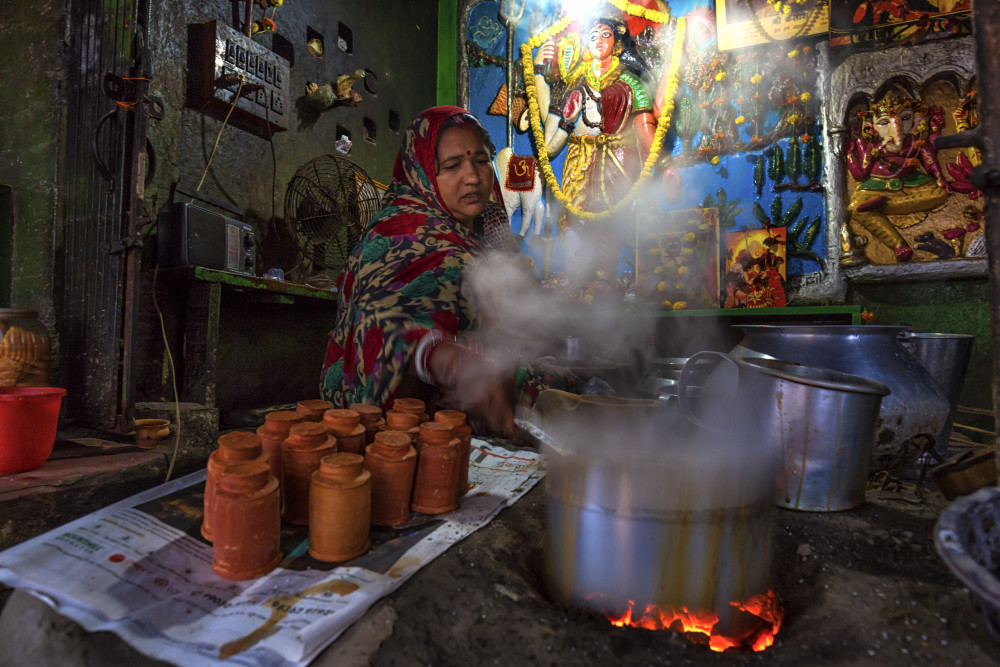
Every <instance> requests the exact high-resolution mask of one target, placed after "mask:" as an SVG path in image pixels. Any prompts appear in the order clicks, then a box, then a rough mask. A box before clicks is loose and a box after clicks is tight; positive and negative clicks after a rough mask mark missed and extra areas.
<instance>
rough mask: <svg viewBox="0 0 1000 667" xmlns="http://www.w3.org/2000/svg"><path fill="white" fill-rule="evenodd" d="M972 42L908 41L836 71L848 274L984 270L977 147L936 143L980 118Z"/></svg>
mask: <svg viewBox="0 0 1000 667" xmlns="http://www.w3.org/2000/svg"><path fill="white" fill-rule="evenodd" d="M971 49H972V42H971V40H966V39H959V40H949V41H948V42H943V43H941V44H926V45H918V46H915V47H908V48H902V47H901V48H896V49H890V50H886V51H882V52H878V53H869V54H858V55H856V56H851V57H849V58H847V59H846V60H845V61H844V62H843V63H841V65H840V66H839V67H837V69H836V70H835V71H834V73H833V76H832V77H831V82H830V99H829V103H828V106H827V112H828V116H827V118H828V119H829V121H832V122H830V125H829V127H830V130H829V136H830V145H831V148H832V150H831V156H830V159H831V160H832V161H835V163H834V164H831V165H829V166H831V167H832V169H831V170H830V171H829V172H828V173H829V174H832V173H834V172H836V173H837V176H836V177H834V178H832V179H831V182H830V183H829V184H828V185H829V186H830V187H829V188H828V201H827V212H828V216H829V219H828V225H829V227H828V230H829V232H831V234H830V237H831V239H833V240H839V243H840V248H839V253H838V254H839V256H840V258H839V265H840V269H841V270H842V271H843V272H844V275H845V277H847V278H848V279H849V280H851V279H854V280H862V281H865V280H871V281H880V280H896V279H900V278H905V277H907V276H926V277H929V276H931V275H935V274H936V275H938V276H940V277H942V278H945V277H953V276H954V277H957V276H962V275H968V276H972V275H981V274H983V272H984V271H985V260H984V257H985V243H984V236H983V227H982V222H981V218H982V207H983V200H982V199H981V197H980V193H979V191H978V190H977V189H976V188H975V187H974V186H973V185H972V184H971V182H970V181H969V171H970V170H971V169H972V167H974V166H975V165H976V164H978V160H979V156H978V154H977V153H975V151H972V150H971V149H946V150H936V149H935V147H934V139H935V138H936V137H938V136H941V135H946V134H952V133H954V132H960V131H963V130H966V129H970V128H971V127H974V126H975V125H976V124H977V122H978V120H977V114H976V106H975V104H976V88H975V86H976V82H975V79H974V71H973V62H974V61H973V57H972V50H971ZM886 74H890V75H891V76H889V77H886ZM834 250H837V249H834Z"/></svg>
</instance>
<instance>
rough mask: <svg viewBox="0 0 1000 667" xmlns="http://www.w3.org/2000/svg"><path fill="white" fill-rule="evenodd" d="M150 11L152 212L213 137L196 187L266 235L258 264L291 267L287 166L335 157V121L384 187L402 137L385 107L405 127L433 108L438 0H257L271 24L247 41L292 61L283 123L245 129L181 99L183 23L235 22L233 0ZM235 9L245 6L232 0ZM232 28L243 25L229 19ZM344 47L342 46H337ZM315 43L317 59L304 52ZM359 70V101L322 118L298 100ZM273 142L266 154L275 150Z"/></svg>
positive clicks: (193, 182) (186, 177) (198, 167)
mask: <svg viewBox="0 0 1000 667" xmlns="http://www.w3.org/2000/svg"><path fill="white" fill-rule="evenodd" d="M156 4H157V8H156V9H155V10H154V16H153V30H152V32H153V34H154V35H155V36H154V37H153V43H152V46H153V76H154V79H153V82H152V83H151V86H150V88H151V90H152V91H154V92H156V93H158V94H160V95H161V96H162V97H163V99H164V102H165V105H166V109H167V112H166V116H165V117H164V118H163V120H160V121H156V122H153V123H152V124H151V126H150V140H151V143H152V145H153V147H154V149H155V151H156V154H157V155H156V157H157V162H158V169H157V174H156V177H155V179H154V182H153V184H152V186H151V188H150V189H149V191H148V192H147V198H146V204H147V209H148V211H149V212H150V213H153V212H155V211H156V209H157V208H158V207H159V206H161V205H162V203H163V202H164V201H165V197H166V195H167V188H168V186H169V183H170V182H171V181H180V182H182V183H183V184H185V185H187V186H188V188H193V187H196V186H197V184H198V182H199V180H200V179H201V177H202V174H203V172H204V171H205V166H206V164H207V162H208V159H209V157H210V155H211V153H212V150H213V144H214V143H215V141H216V137H217V136H218V137H219V139H218V146H217V148H216V149H215V156H214V158H212V163H211V167H210V168H209V170H208V173H207V174H206V176H205V180H204V185H203V186H202V190H201V191H202V192H203V193H206V194H208V195H209V196H211V197H214V198H216V199H218V200H221V201H222V202H224V203H226V204H228V205H230V206H233V207H235V208H238V209H243V210H245V211H246V215H247V220H248V221H249V222H251V224H253V225H254V226H255V227H256V228H257V231H258V235H259V237H260V239H261V242H262V247H261V252H262V254H263V258H262V264H261V265H262V266H264V267H265V268H267V267H279V268H283V269H285V270H289V269H291V268H292V266H293V264H294V262H295V260H296V258H295V250H294V247H293V246H292V244H291V243H290V242H289V239H288V238H287V234H286V233H285V226H284V213H283V210H282V203H283V199H284V194H285V186H286V185H287V183H288V181H289V179H290V178H291V177H292V175H293V174H294V173H295V170H296V169H297V168H298V167H299V166H301V165H302V164H304V163H306V162H308V161H309V160H311V159H313V158H315V157H318V156H320V155H323V154H327V153H335V152H336V148H335V141H336V139H337V134H338V127H340V128H344V129H346V130H347V131H348V132H349V133H350V136H351V140H352V143H353V148H352V149H351V152H350V154H349V155H348V157H350V158H351V159H352V160H354V161H355V162H357V163H358V164H360V165H361V166H362V167H363V168H364V169H365V170H366V171H367V172H368V173H369V175H370V176H371V177H372V178H374V179H375V180H377V181H381V182H382V183H388V181H389V179H390V176H391V170H392V162H393V159H394V158H395V155H396V152H397V150H398V148H399V141H400V136H401V135H400V133H399V129H398V128H396V131H393V130H392V129H390V112H391V113H392V114H394V115H395V116H398V118H399V119H401V120H400V124H401V125H402V127H403V128H405V125H406V123H408V122H409V120H410V119H411V118H412V117H413V116H414V114H415V113H416V112H418V111H420V110H421V109H423V108H425V107H428V106H431V105H432V104H434V100H435V94H436V76H437V62H436V46H437V36H436V35H437V2H436V0H421V1H419V2H410V1H407V0H391V1H389V2H380V3H377V4H372V3H369V2H364V1H363V0H342V1H337V2H325V1H322V0H297V1H295V2H286V3H284V4H283V5H282V6H281V7H280V8H279V9H278V10H277V12H275V13H273V14H272V11H271V10H267V12H266V14H265V11H264V10H263V9H262V8H261V7H260V6H258V5H257V4H256V3H255V4H254V5H253V6H254V18H255V19H258V20H259V19H261V18H264V17H265V15H266V17H271V16H272V15H273V17H274V18H273V20H274V21H275V23H276V26H277V29H276V30H275V31H273V32H265V33H262V34H259V35H257V36H255V37H254V41H256V42H258V43H259V44H262V45H264V46H266V47H268V48H270V49H272V50H274V51H275V52H277V53H279V54H280V55H283V56H285V57H286V58H287V59H288V60H289V61H290V62H291V68H290V71H291V80H290V85H289V91H290V97H291V99H290V100H289V101H288V103H287V104H286V109H285V110H286V116H288V115H290V118H288V119H287V120H288V123H287V124H288V130H287V131H284V132H275V133H274V134H273V135H272V141H270V142H269V141H268V138H267V135H266V133H253V132H249V131H245V130H243V129H239V128H237V127H235V126H233V125H228V126H227V127H226V128H225V129H224V130H223V132H222V134H221V136H219V128H220V126H221V125H222V123H221V122H220V120H219V119H218V118H216V117H214V116H210V115H207V114H205V113H201V112H200V111H198V110H196V109H193V108H191V107H190V106H188V105H186V104H185V99H186V78H187V71H188V68H189V67H190V65H191V64H190V63H188V62H187V60H188V53H187V52H188V26H189V25H191V24H196V23H202V22H205V21H210V20H217V21H220V22H223V23H226V24H229V25H232V24H233V3H230V2H224V1H222V0H216V1H214V2H159V3H156ZM240 4H241V5H242V3H240ZM234 27H237V28H238V27H239V26H234ZM345 37H346V39H345V40H344V41H345V42H349V44H348V48H349V49H350V53H348V52H345V51H344V50H342V49H341V48H339V47H338V38H341V39H344V38H345ZM310 39H319V40H320V41H321V42H322V44H323V55H322V56H316V55H313V54H311V53H310V52H309V51H308V50H307V47H306V45H307V42H308V40H310ZM357 69H363V70H370V71H371V72H372V73H373V74H374V76H375V77H376V79H377V88H376V91H377V93H376V94H372V93H370V92H368V90H366V89H365V85H364V82H363V81H358V82H356V83H355V84H354V85H353V90H355V91H356V92H358V93H359V94H360V95H361V97H362V100H361V101H360V102H358V103H357V104H356V105H355V106H346V105H345V106H339V107H337V108H334V109H331V110H328V111H324V112H321V113H317V112H313V111H310V110H307V109H305V108H304V107H303V104H302V100H301V98H302V97H303V96H304V95H305V87H306V84H307V82H315V83H317V84H320V85H325V84H335V83H336V80H337V77H338V76H340V75H343V74H350V73H352V72H354V71H355V70H357ZM366 119H368V121H369V125H372V124H373V125H374V128H375V141H374V142H370V141H368V140H366V139H365V138H364V137H365V129H364V123H365V122H366ZM272 142H273V150H272Z"/></svg>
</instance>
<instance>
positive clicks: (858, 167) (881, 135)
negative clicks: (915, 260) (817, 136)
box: [845, 91, 952, 262]
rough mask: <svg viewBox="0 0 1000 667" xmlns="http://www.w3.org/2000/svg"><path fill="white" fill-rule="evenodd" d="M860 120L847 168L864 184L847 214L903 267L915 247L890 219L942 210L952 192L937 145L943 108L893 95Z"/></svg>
mask: <svg viewBox="0 0 1000 667" xmlns="http://www.w3.org/2000/svg"><path fill="white" fill-rule="evenodd" d="M860 116H861V123H860V132H859V131H858V127H857V125H855V126H854V127H853V128H852V135H851V137H850V140H849V141H850V143H849V145H848V147H847V150H846V151H845V153H846V155H847V169H848V171H849V172H850V174H851V176H853V177H854V179H855V180H857V181H860V185H859V186H858V189H857V191H855V193H854V196H853V197H851V201H850V204H849V205H848V208H847V210H848V213H849V214H850V216H851V219H853V220H854V221H855V222H857V223H858V224H860V225H861V226H862V227H863V228H865V229H866V230H868V231H869V232H871V234H872V236H874V237H875V239H877V240H878V241H879V242H880V243H882V244H883V245H885V246H886V247H887V248H889V249H890V250H892V251H893V253H894V254H895V256H896V261H899V262H905V261H908V260H909V259H910V258H911V257H913V248H911V247H910V244H909V243H908V242H907V241H906V240H905V239H904V238H903V236H902V234H900V233H899V229H901V228H904V227H907V226H909V225H908V224H905V222H902V221H899V220H893V219H892V218H890V216H900V215H907V214H911V213H921V212H926V211H930V210H932V209H935V208H938V207H939V206H942V205H943V204H945V203H946V202H947V200H948V195H949V194H950V193H951V192H952V187H951V185H950V184H949V183H948V181H946V180H945V179H944V176H943V173H942V170H941V167H940V165H939V164H938V161H937V152H936V151H935V150H934V145H933V142H934V138H935V137H936V136H938V135H939V134H940V133H941V130H942V129H943V128H944V115H943V112H942V111H941V109H940V108H939V107H929V108H928V107H926V106H925V105H924V104H923V103H922V102H921V101H920V100H919V99H912V98H909V97H905V96H903V95H901V94H899V93H898V92H895V91H890V92H888V93H886V94H885V95H884V96H883V97H882V98H881V99H880V100H879V101H878V102H876V103H874V104H872V105H871V107H870V108H869V110H868V111H866V112H864V113H862V114H860ZM910 224H913V223H910Z"/></svg>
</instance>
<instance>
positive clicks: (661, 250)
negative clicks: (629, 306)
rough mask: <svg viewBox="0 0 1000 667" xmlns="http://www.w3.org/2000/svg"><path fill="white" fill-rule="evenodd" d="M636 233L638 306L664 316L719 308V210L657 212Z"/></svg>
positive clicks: (645, 220) (640, 223)
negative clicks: (659, 311)
mask: <svg viewBox="0 0 1000 667" xmlns="http://www.w3.org/2000/svg"><path fill="white" fill-rule="evenodd" d="M636 230H637V231H636V267H635V280H636V300H637V301H638V302H640V303H648V304H656V305H657V306H659V307H660V308H663V309H668V310H692V309H699V308H718V307H719V303H720V291H719V270H720V261H719V209H717V208H692V209H683V210H678V211H655V213H652V214H650V215H648V216H646V217H645V218H644V219H640V220H639V221H638V224H637V227H636Z"/></svg>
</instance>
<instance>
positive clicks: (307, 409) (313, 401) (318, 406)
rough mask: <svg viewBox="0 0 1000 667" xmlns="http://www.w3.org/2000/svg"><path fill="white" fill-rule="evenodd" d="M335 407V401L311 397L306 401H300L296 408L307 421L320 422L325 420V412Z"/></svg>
mask: <svg viewBox="0 0 1000 667" xmlns="http://www.w3.org/2000/svg"><path fill="white" fill-rule="evenodd" d="M332 407H333V403H331V402H330V401H324V400H323V399H320V398H310V399H307V400H305V401H299V402H298V404H297V405H296V406H295V410H296V411H297V412H299V413H301V414H302V417H303V419H304V420H305V421H307V422H319V421H323V413H324V412H326V411H327V410H329V409H330V408H332Z"/></svg>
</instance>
